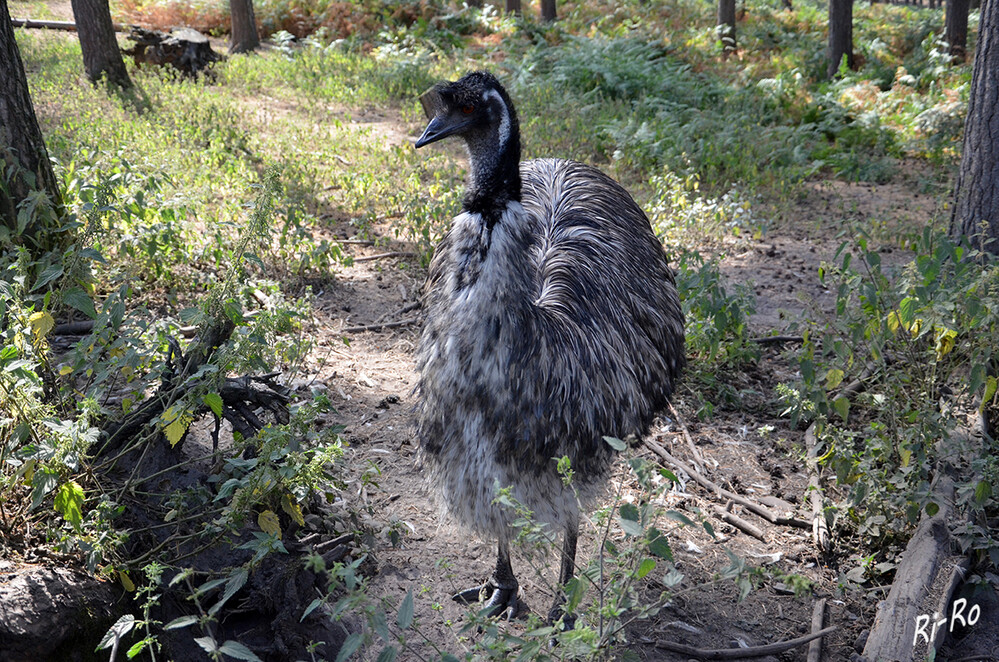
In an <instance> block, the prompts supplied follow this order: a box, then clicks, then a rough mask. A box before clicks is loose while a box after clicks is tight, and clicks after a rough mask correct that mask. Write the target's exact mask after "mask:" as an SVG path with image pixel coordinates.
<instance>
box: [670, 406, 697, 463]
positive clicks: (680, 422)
mask: <svg viewBox="0 0 999 662" xmlns="http://www.w3.org/2000/svg"><path fill="white" fill-rule="evenodd" d="M669 410H670V412H671V413H672V414H673V418H674V419H675V420H676V424H677V425H679V426H680V431H681V432H682V433H683V438H684V440H686V442H687V447H688V448H690V453H691V455H693V456H694V466H695V467H696V468H697V470H698V471H704V467H705V466H706V465H705V462H704V458H703V457H702V456H701V453H700V451H698V450H697V446H695V445H694V438H693V437H691V436H690V430H688V429H687V426H686V425H685V424H684V422H683V419H682V418H680V413H679V412H678V411H677V410H676V408H674V407H673V403H672V402H671V403H669Z"/></svg>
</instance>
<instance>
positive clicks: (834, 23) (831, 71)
mask: <svg viewBox="0 0 999 662" xmlns="http://www.w3.org/2000/svg"><path fill="white" fill-rule="evenodd" d="M826 53H827V54H828V56H829V68H828V69H827V70H826V75H827V76H828V77H829V78H832V77H834V76H835V75H836V72H837V71H839V65H840V63H841V62H842V61H843V56H844V55H845V56H846V64H847V66H848V67H850V68H851V69H853V67H854V60H853V0H829V48H828V49H827V51H826Z"/></svg>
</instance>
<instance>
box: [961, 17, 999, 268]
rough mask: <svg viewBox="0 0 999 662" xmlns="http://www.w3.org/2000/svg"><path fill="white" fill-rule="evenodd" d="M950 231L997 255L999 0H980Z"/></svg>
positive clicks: (998, 209)
mask: <svg viewBox="0 0 999 662" xmlns="http://www.w3.org/2000/svg"><path fill="white" fill-rule="evenodd" d="M950 233H951V235H952V236H953V237H954V238H957V239H964V240H967V241H970V242H971V243H973V244H974V245H975V246H978V247H982V248H984V249H985V250H987V251H989V252H990V253H995V254H997V255H999V0H989V1H988V2H985V3H983V4H982V19H981V24H980V26H979V28H978V47H977V49H976V52H975V70H974V73H973V74H972V76H971V93H970V96H969V99H968V117H967V119H966V120H965V122H964V148H963V151H962V154H961V171H960V172H959V173H958V176H957V184H956V185H955V187H954V207H953V212H952V215H951V221H950Z"/></svg>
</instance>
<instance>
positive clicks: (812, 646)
mask: <svg viewBox="0 0 999 662" xmlns="http://www.w3.org/2000/svg"><path fill="white" fill-rule="evenodd" d="M825 617H826V599H825V598H822V599H820V600H817V601H816V602H815V606H814V607H813V608H812V632H813V633H815V632H819V631H820V630H822V622H823V621H824V620H825ZM821 660H822V639H821V637H819V638H816V639H813V640H812V641H811V642H810V643H809V644H808V657H807V658H806V660H805V662H821Z"/></svg>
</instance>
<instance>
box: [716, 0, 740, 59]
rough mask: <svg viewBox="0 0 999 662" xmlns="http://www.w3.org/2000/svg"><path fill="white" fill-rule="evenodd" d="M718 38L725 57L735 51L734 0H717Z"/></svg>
mask: <svg viewBox="0 0 999 662" xmlns="http://www.w3.org/2000/svg"><path fill="white" fill-rule="evenodd" d="M718 39H719V40H720V41H721V46H722V52H724V54H725V56H726V57H727V56H728V55H730V54H732V53H733V52H735V45H736V42H735V0H718Z"/></svg>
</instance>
